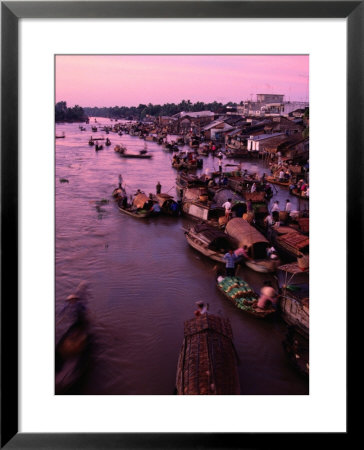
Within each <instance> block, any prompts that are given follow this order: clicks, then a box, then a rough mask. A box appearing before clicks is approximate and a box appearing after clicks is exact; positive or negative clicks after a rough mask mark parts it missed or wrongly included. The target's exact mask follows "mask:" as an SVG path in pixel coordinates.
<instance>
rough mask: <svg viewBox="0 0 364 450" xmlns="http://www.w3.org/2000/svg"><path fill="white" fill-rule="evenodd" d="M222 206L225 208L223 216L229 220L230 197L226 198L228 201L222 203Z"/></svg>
mask: <svg viewBox="0 0 364 450" xmlns="http://www.w3.org/2000/svg"><path fill="white" fill-rule="evenodd" d="M222 207H223V208H225V217H226V218H227V219H228V220H229V217H230V214H231V207H232V205H231V198H228V201H227V202H225V203H223V205H222Z"/></svg>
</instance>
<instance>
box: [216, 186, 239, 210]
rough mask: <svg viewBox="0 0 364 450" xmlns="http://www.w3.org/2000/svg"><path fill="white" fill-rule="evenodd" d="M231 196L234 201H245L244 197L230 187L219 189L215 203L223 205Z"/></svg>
mask: <svg viewBox="0 0 364 450" xmlns="http://www.w3.org/2000/svg"><path fill="white" fill-rule="evenodd" d="M229 198H231V200H232V203H234V202H244V200H243V197H242V196H241V195H239V194H237V193H236V192H234V191H232V190H230V189H224V188H222V189H219V190H218V191H216V193H215V195H214V203H216V205H218V206H222V205H223V204H224V203H225V202H227V201H228V199H229Z"/></svg>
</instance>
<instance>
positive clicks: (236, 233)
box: [225, 217, 268, 247]
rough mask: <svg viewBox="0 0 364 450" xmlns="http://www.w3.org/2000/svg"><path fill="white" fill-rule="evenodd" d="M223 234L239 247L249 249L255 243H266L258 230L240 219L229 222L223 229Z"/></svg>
mask: <svg viewBox="0 0 364 450" xmlns="http://www.w3.org/2000/svg"><path fill="white" fill-rule="evenodd" d="M225 232H226V233H227V234H228V235H229V236H231V237H232V238H234V239H236V240H237V241H238V243H239V247H243V246H244V245H247V246H248V247H250V246H252V245H254V244H256V243H257V242H264V243H268V241H267V239H266V238H265V237H264V236H263V235H262V234H261V233H259V231H258V230H256V229H255V228H254V227H253V226H252V225H250V224H249V223H248V222H247V221H246V220H244V219H241V218H240V217H236V218H235V219H231V220H229V222H228V223H227V225H226V227H225Z"/></svg>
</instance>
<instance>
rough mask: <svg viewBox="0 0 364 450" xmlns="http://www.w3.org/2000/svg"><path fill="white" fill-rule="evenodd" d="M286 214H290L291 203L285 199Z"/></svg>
mask: <svg viewBox="0 0 364 450" xmlns="http://www.w3.org/2000/svg"><path fill="white" fill-rule="evenodd" d="M285 209H286V212H287V213H288V214H291V211H292V203H291V202H290V201H289V200H288V199H287V200H286V208H285Z"/></svg>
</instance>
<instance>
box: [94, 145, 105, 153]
mask: <svg viewBox="0 0 364 450" xmlns="http://www.w3.org/2000/svg"><path fill="white" fill-rule="evenodd" d="M103 149H104V147H103V146H102V145H99V144H96V145H95V152H98V151H100V150H103Z"/></svg>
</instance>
